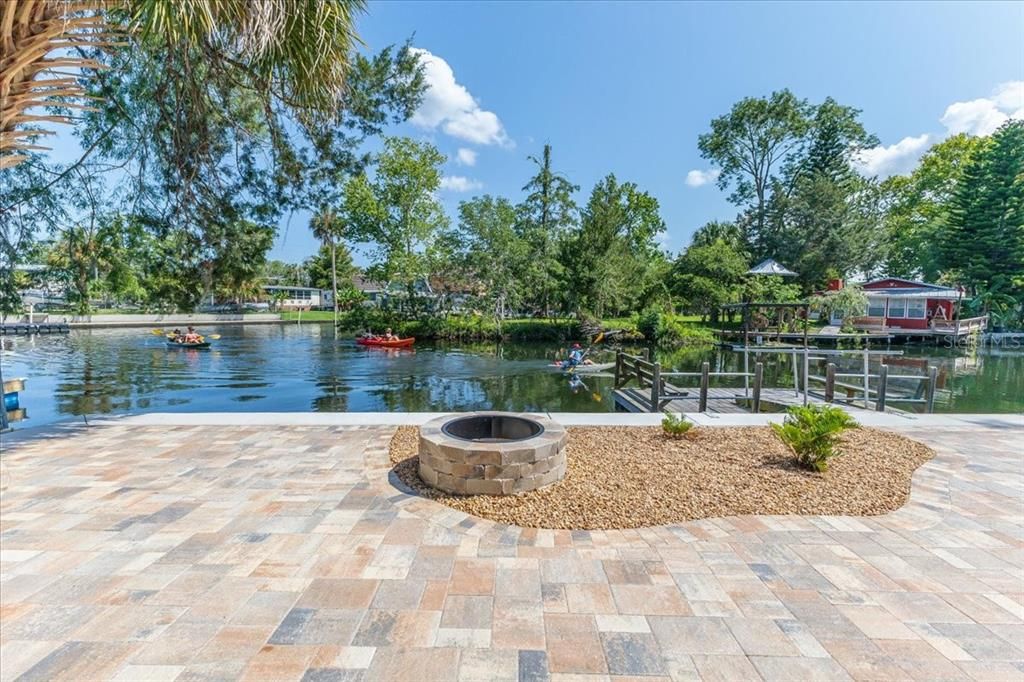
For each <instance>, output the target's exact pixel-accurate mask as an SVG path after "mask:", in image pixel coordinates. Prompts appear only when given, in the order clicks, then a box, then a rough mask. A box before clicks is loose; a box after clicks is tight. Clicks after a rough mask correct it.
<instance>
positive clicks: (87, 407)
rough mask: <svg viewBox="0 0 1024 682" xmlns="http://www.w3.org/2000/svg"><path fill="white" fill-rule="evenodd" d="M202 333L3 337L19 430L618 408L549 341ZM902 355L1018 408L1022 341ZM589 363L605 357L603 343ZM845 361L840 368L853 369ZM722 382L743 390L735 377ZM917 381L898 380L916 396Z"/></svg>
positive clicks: (1022, 397) (1023, 399)
mask: <svg viewBox="0 0 1024 682" xmlns="http://www.w3.org/2000/svg"><path fill="white" fill-rule="evenodd" d="M201 331H203V332H204V333H207V334H212V333H219V334H221V335H222V338H220V339H218V340H216V341H215V342H214V345H213V347H212V348H210V349H208V350H180V349H168V348H167V347H166V345H165V343H164V341H163V339H162V338H160V337H157V336H153V335H152V334H150V333H149V332H148V331H147V330H138V329H132V330H125V329H117V330H104V329H97V330H88V331H74V332H72V333H71V334H68V335H40V336H34V337H15V336H8V337H3V338H2V339H0V345H2V348H3V353H2V356H0V359H2V362H3V374H4V377H5V378H8V379H11V378H25V379H26V380H27V384H26V390H25V391H24V393H22V396H21V402H22V406H23V407H25V408H27V410H28V414H29V419H28V420H26V421H25V422H22V423H21V424H20V425H23V426H34V425H40V424H46V423H51V422H56V421H63V420H67V419H73V418H80V417H81V415H87V416H90V417H93V416H100V415H105V414H127V413H140V412H311V411H312V412H345V411H349V412H370V411H409V412H414V411H444V410H476V409H498V410H526V411H550V412H603V411H604V412H607V411H612V410H614V409H615V408H614V403H613V400H612V378H611V376H610V375H606V376H580V377H576V378H573V377H568V376H565V375H563V374H562V373H560V372H558V371H553V370H552V369H551V368H550V366H549V365H550V363H551V362H552V360H553V359H554V358H555V357H558V356H559V355H560V353H561V352H563V349H562V348H560V347H559V346H558V345H556V344H519V343H504V344H500V345H498V344H477V343H462V344H460V343H446V344H440V343H439V344H430V343H417V344H416V347H415V349H414V350H408V351H393V350H381V349H373V348H362V347H360V346H357V345H356V344H355V343H353V341H352V340H351V339H350V338H339V339H335V338H334V335H333V333H332V331H331V328H330V327H329V326H328V325H302V326H297V325H246V326H223V327H219V328H213V327H208V328H204V329H203V330H201ZM902 350H903V351H904V355H903V356H902V357H900V358H896V359H892V360H890V363H895V364H896V365H897V366H898V370H899V371H898V372H897V371H896V369H895V368H891V369H890V373H891V374H896V373H899V374H925V373H926V372H927V369H926V368H927V365H928V364H933V365H936V366H937V367H938V368H939V372H940V377H939V382H938V385H939V390H938V392H937V397H936V412H961V413H963V412H1002V413H1008V412H1010V413H1020V412H1024V348H1019V349H1012V348H1010V349H1007V348H1003V349H981V350H973V351H972V350H966V349H961V350H957V349H943V348H935V347H933V346H921V347H903V348H902ZM593 357H594V358H595V360H596V361H598V362H601V361H611V360H612V359H613V358H612V355H611V354H610V353H609V352H607V351H606V352H605V354H604V355H602V354H601V353H595V354H594V356H593ZM658 359H659V360H660V361H661V362H662V364H663V366H664V367H665V369H666V371H667V370H669V369H672V370H676V371H699V369H700V366H701V363H703V362H705V361H707V362H709V363H710V364H711V366H712V370H718V371H739V370H742V368H743V356H742V354H741V353H736V352H732V351H728V350H722V349H718V348H700V349H682V350H677V351H673V352H666V353H660V354H659V355H658ZM763 359H764V362H765V386H792V385H793V374H792V365H791V364H790V359H789V358H787V357H783V356H765V357H764V358H763ZM844 362H845V363H847V364H846V366H845V370H843V369H841V371H856V369H857V367H858V365H859V363H858V362H857V361H856V360H855V359H850V360H846V361H844ZM872 371H874V372H876V373H877V366H875V365H873V367H872ZM812 373H813V372H812ZM674 381H676V383H680V384H683V383H687V382H686V381H685V380H674ZM723 381H724V380H723ZM731 381H732V384H733V385H742V379H732V380H731ZM690 383H691V384H695V383H696V381H695V380H690ZM717 385H726V384H724V383H719V384H717ZM890 385H891V386H892V382H891V384H890ZM914 386H916V384H914V382H908V384H907V386H905V387H903V388H904V389H905V390H906V391H907V392H910V393H912V392H913V390H914ZM890 390H893V389H892V388H890ZM895 406H898V407H899V406H900V405H898V404H895ZM908 409H920V407H917V406H913V405H911V406H908Z"/></svg>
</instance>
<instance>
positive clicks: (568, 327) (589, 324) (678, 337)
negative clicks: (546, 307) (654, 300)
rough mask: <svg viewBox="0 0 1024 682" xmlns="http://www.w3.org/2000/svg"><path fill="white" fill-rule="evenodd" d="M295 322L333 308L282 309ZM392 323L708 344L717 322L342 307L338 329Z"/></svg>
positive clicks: (422, 335) (456, 330) (451, 336)
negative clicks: (407, 316)
mask: <svg viewBox="0 0 1024 682" xmlns="http://www.w3.org/2000/svg"><path fill="white" fill-rule="evenodd" d="M281 317H282V319H286V320H295V321H296V322H330V321H331V320H332V319H333V315H332V313H330V312H323V311H311V312H303V313H302V314H301V315H300V314H299V313H297V312H295V313H281ZM387 327H391V329H393V330H394V332H395V334H397V335H398V336H400V337H403V338H404V337H408V336H413V337H416V338H417V339H423V340H434V341H461V340H468V341H558V342H564V341H579V342H581V343H585V342H587V341H589V340H590V339H591V338H593V337H594V336H596V335H597V334H598V333H599V332H601V331H603V332H605V333H606V335H607V336H608V337H609V338H608V340H609V341H611V340H612V339H614V340H615V341H617V342H631V343H636V342H647V343H653V344H657V345H659V346H664V347H679V346H687V345H709V344H713V343H714V342H715V333H714V328H713V327H712V326H711V325H710V323H708V322H702V321H701V318H700V316H698V315H673V314H668V313H654V314H650V313H649V314H645V315H634V316H632V317H617V318H606V319H603V320H586V319H584V320H580V319H575V318H510V319H505V320H500V321H499V320H496V319H494V318H492V317H484V316H482V315H466V314H448V315H444V316H432V317H424V318H420V319H414V320H403V319H401V318H399V317H396V316H394V315H390V314H388V313H386V312H378V311H365V310H356V311H350V312H348V313H343V314H342V315H341V316H340V317H339V319H338V330H339V332H343V333H359V332H362V331H368V330H370V331H380V330H382V329H386V328H387Z"/></svg>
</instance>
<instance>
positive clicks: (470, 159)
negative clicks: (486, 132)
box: [455, 147, 476, 166]
mask: <svg viewBox="0 0 1024 682" xmlns="http://www.w3.org/2000/svg"><path fill="white" fill-rule="evenodd" d="M455 161H456V162H457V163H458V164H459V165H461V166H475V165H476V152H475V151H473V150H472V149H466V148H465V147H460V148H459V151H457V152H456V153H455Z"/></svg>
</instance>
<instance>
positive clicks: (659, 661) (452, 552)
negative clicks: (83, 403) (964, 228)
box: [0, 424, 1024, 682]
mask: <svg viewBox="0 0 1024 682" xmlns="http://www.w3.org/2000/svg"><path fill="white" fill-rule="evenodd" d="M392 428H393V427H375V426H326V425H308V426H261V425H258V424H255V425H252V424H250V425H234V426H224V427H217V426H214V425H193V426H174V425H171V424H166V425H156V426H146V425H131V424H120V425H119V424H106V425H103V426H99V427H93V428H91V429H80V430H77V431H71V432H65V433H63V434H61V436H60V437H54V438H46V437H41V436H39V435H38V434H22V435H16V436H14V437H11V436H4V440H3V442H2V452H0V659H2V665H0V681H6V680H54V679H66V680H105V679H109V680H168V681H170V680H175V681H177V682H186V681H190V680H196V681H199V680H234V679H243V680H275V681H277V680H296V681H299V680H304V681H305V682H317V681H324V680H332V681H333V680H361V681H364V680H414V681H415V682H425V681H431V680H467V681H468V680H551V681H555V680H575V679H580V680H584V679H586V680H607V679H644V680H694V679H704V680H742V679H750V680H759V679H767V680H797V679H808V680H824V679H837V680H849V679H857V680H860V679H911V680H931V679H949V680H982V679H1024V460H1022V459H1021V457H1022V454H1021V453H1022V452H1024V430H1022V429H1019V428H1006V427H1003V428H987V427H984V426H980V425H979V426H970V425H964V424H959V425H956V426H954V427H949V428H935V427H930V428H928V429H926V430H922V429H918V430H916V431H915V430H908V431H907V433H908V435H911V436H912V437H917V438H920V439H922V440H924V441H926V442H928V443H929V444H931V445H932V446H933V447H935V449H936V451H937V453H938V456H937V457H936V459H935V460H933V461H932V462H930V463H928V464H927V465H925V466H924V467H922V469H921V470H920V471H918V472H917V474H916V475H915V477H914V483H913V491H912V497H911V500H910V502H909V503H908V504H907V506H905V507H904V508H903V509H900V510H899V511H897V512H894V513H892V514H888V515H886V516H881V517H872V518H849V517H796V516H785V517H772V516H764V517H736V518H725V519H707V520H703V521H696V522H692V523H683V524H678V525H673V526H668V527H659V528H644V529H634V530H622V531H562V530H544V529H522V528H516V527H509V526H505V525H502V524H496V523H492V522H489V521H485V520H481V519H476V518H472V517H468V516H466V515H465V514H462V513H460V512H457V511H454V510H451V509H448V508H446V507H442V506H439V505H437V504H435V503H433V502H429V501H426V500H422V499H420V498H416V497H413V496H410V495H408V494H406V493H405V492H402V491H401V490H399V489H398V488H395V487H394V486H393V485H392V484H391V482H390V480H389V477H388V471H389V468H390V467H389V466H388V463H387V445H388V440H389V439H390V436H391V434H392V433H393V430H392Z"/></svg>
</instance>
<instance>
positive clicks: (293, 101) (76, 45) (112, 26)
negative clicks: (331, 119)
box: [0, 0, 365, 167]
mask: <svg viewBox="0 0 1024 682" xmlns="http://www.w3.org/2000/svg"><path fill="white" fill-rule="evenodd" d="M6 5H7V7H5V10H6V11H5V14H6V16H8V17H9V18H11V19H13V18H14V17H15V16H17V17H18V21H17V33H18V34H19V35H18V40H17V41H15V39H14V38H13V33H12V26H13V25H14V23H13V22H12V21H6V22H4V23H5V25H4V27H3V29H2V34H0V35H2V38H3V42H4V44H5V46H6V45H8V44H10V45H14V46H15V47H16V50H15V52H14V53H13V54H12V55H11V58H10V59H5V60H4V64H3V66H2V71H0V74H2V80H3V82H4V83H5V84H7V85H10V84H14V85H15V86H16V87H17V89H18V90H21V91H25V92H29V93H33V95H34V96H33V97H31V98H5V99H4V101H3V108H2V110H0V114H2V117H0V118H2V120H3V121H4V124H3V131H4V135H3V136H2V137H3V139H2V141H0V151H4V152H8V151H20V150H21V149H24V146H23V145H21V144H17V143H13V140H14V139H15V137H16V135H17V133H20V132H23V131H17V132H16V131H15V127H17V126H21V125H23V124H24V122H25V121H30V120H34V121H36V122H39V121H53V120H63V121H70V120H71V119H70V116H69V115H68V114H65V113H63V112H59V115H58V116H57V117H51V118H48V119H47V118H39V117H35V116H29V115H25V114H26V112H27V110H29V109H31V108H32V106H38V104H39V103H40V100H41V101H42V103H44V104H47V105H53V104H58V105H64V104H66V103H67V99H68V97H69V96H70V97H75V96H78V95H81V94H82V93H83V90H85V91H86V92H89V91H90V87H89V86H90V85H95V81H97V80H99V79H100V73H101V72H100V71H98V70H97V69H96V68H95V67H96V62H97V58H98V57H99V58H101V57H102V54H101V53H100V52H99V50H101V49H102V50H105V51H107V52H110V53H113V54H115V55H121V54H133V53H135V54H137V53H141V52H151V53H159V54H160V55H161V56H163V57H164V58H165V59H166V62H167V64H169V65H171V64H173V65H181V66H182V67H184V68H183V69H182V70H181V71H176V72H173V73H172V75H171V80H170V81H169V84H170V86H171V87H172V88H174V87H176V86H178V85H183V86H185V87H186V88H187V87H189V86H190V85H194V83H195V81H191V82H190V80H191V79H192V78H194V77H195V76H196V75H197V74H198V73H199V72H200V71H202V72H204V73H210V74H211V75H212V76H213V77H215V78H216V79H217V80H219V81H221V82H237V83H241V82H244V83H246V84H247V87H249V88H250V89H251V90H252V91H253V92H254V93H257V94H258V95H259V96H260V98H261V99H262V100H263V102H264V103H265V104H266V105H267V107H268V108H270V107H271V106H273V105H275V104H276V105H284V106H288V107H290V108H293V109H295V110H298V111H302V112H303V114H304V115H305V116H306V117H312V116H315V115H317V114H318V113H321V112H322V113H326V114H329V113H330V112H333V111H336V110H337V109H338V108H339V102H341V101H342V96H343V95H344V94H345V86H346V85H347V75H348V73H349V70H350V68H351V65H352V53H353V51H354V50H355V49H356V48H357V46H358V44H359V39H358V37H357V36H356V33H355V19H356V16H357V15H358V14H360V13H361V12H362V11H363V10H364V9H365V3H364V2H363V0H319V1H318V2H310V1H309V0H270V1H266V2H237V1H236V0H179V1H178V2H167V1H166V0H110V1H108V2H105V3H77V2H57V1H51V0H45V1H43V2H36V1H35V0H7V3H6ZM111 35H116V36H117V42H111V41H110V36H111ZM57 51H59V53H60V55H59V59H58V61H59V62H60V63H61V65H62V66H66V67H70V70H72V71H81V74H79V80H77V81H76V80H72V81H70V82H64V81H57V83H59V84H60V86H61V87H59V88H53V87H52V86H53V85H54V83H55V81H53V80H52V79H50V80H46V79H39V80H37V78H38V77H39V76H40V75H41V74H46V73H51V72H50V71H49V68H50V67H51V66H52V63H53V60H52V59H50V60H47V55H49V54H50V53H52V52H57ZM200 66H203V67H205V68H203V69H199V68H198V67H200ZM169 71H173V70H172V69H169ZM33 91H35V92H33ZM207 105H208V103H207V102H203V101H196V102H195V103H194V106H195V107H196V108H197V109H198V108H202V107H205V106H207ZM64 111H66V110H64ZM19 114H21V115H19ZM182 142H184V140H182ZM29 148H31V147H29ZM193 151H195V152H197V153H198V154H201V153H202V151H201V150H198V149H195V150H193ZM21 160H24V158H22V157H17V158H16V159H12V158H11V157H7V156H5V157H4V158H2V159H0V167H7V166H8V165H10V164H12V163H16V162H17V161H21Z"/></svg>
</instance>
